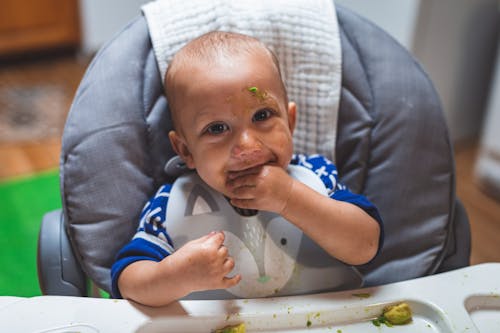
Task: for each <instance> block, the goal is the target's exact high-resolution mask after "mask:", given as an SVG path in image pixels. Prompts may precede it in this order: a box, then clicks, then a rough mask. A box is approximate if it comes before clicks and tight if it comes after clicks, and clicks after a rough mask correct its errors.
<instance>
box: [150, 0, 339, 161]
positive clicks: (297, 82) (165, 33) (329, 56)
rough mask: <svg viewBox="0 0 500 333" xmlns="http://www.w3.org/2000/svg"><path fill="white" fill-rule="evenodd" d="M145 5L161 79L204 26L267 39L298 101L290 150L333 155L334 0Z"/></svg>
mask: <svg viewBox="0 0 500 333" xmlns="http://www.w3.org/2000/svg"><path fill="white" fill-rule="evenodd" d="M142 11H143V13H144V15H145V17H146V20H147V23H148V27H149V32H150V35H151V41H152V44H153V49H154V52H155V55H156V59H157V62H158V66H159V68H160V72H161V75H162V78H164V75H165V72H166V69H167V66H168V63H169V62H170V60H171V59H172V57H173V55H174V54H175V53H176V52H177V51H178V50H179V49H180V48H181V47H182V46H184V45H185V44H186V43H187V42H188V41H190V40H191V39H193V38H195V37H198V36H200V35H202V34H204V33H206V32H209V31H213V30H222V31H232V32H239V33H243V34H247V35H250V36H254V37H256V38H258V39H259V40H261V41H262V42H264V43H265V44H266V45H267V46H268V47H269V48H270V49H272V50H273V51H274V52H275V53H276V55H277V57H278V59H279V61H280V64H281V67H282V68H281V70H282V75H283V78H284V80H285V84H286V87H287V91H288V97H289V99H290V101H294V102H296V103H297V117H298V119H297V124H296V128H295V132H294V145H295V152H297V153H308V154H312V153H320V154H322V155H325V156H326V157H328V158H329V159H331V160H332V161H335V139H336V135H337V116H338V104H339V97H340V87H341V70H342V65H341V49H340V36H339V31H338V23H337V16H336V11H335V8H334V4H333V1H332V0H286V1H285V0H211V1H206V0H157V1H153V2H150V3H147V4H145V5H144V6H143V7H142Z"/></svg>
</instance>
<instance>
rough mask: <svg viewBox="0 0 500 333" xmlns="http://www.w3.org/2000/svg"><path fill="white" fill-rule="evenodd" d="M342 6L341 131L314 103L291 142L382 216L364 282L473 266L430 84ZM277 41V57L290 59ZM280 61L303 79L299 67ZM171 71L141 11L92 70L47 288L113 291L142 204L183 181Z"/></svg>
mask: <svg viewBox="0 0 500 333" xmlns="http://www.w3.org/2000/svg"><path fill="white" fill-rule="evenodd" d="M179 3H180V2H179ZM208 3H210V2H207V4H208ZM207 6H208V5H207ZM334 14H335V15H336V19H337V22H336V23H337V27H338V31H337V33H338V37H339V51H340V52H341V62H338V64H339V72H338V73H337V74H336V75H338V84H339V87H338V99H337V101H336V103H337V104H335V105H337V106H338V108H337V109H336V110H333V111H332V112H338V114H337V115H336V117H334V118H333V121H334V123H333V124H334V126H331V131H327V133H316V132H315V130H314V129H315V126H316V124H314V123H313V122H312V121H311V119H314V114H311V113H314V112H315V109H314V108H313V107H310V106H309V107H306V109H307V110H303V109H301V105H300V103H299V107H298V113H299V114H300V113H301V112H303V113H304V114H306V116H304V117H302V118H300V117H299V119H298V121H299V123H300V122H301V123H300V124H298V127H299V132H298V134H297V136H296V137H295V138H294V139H295V140H296V142H295V143H296V146H297V147H298V149H299V150H300V151H301V152H304V153H317V152H318V151H316V150H322V151H319V152H321V153H325V151H326V153H329V154H330V157H331V158H333V159H334V160H335V163H336V165H337V168H338V170H339V174H340V175H341V179H342V180H343V182H344V183H345V184H347V185H348V186H349V188H350V190H351V191H353V192H356V193H362V194H364V195H365V196H367V197H368V199H369V200H371V201H372V202H373V203H374V204H375V205H376V206H377V207H378V209H379V211H380V214H381V216H382V218H383V220H384V228H385V240H384V246H383V248H382V249H381V252H380V254H379V255H378V256H377V257H376V258H375V259H374V260H373V261H371V262H370V263H368V264H366V265H363V266H361V267H358V269H359V271H360V272H361V273H362V274H363V276H364V279H365V286H372V285H379V284H386V283H391V282H395V281H401V280H407V279H413V278H417V277H421V276H425V275H430V274H434V273H438V272H443V271H448V270H452V269H456V268H459V267H464V266H467V265H468V264H469V256H470V230H469V222H468V218H467V215H466V212H465V210H464V207H463V206H462V204H461V203H460V201H459V199H458V198H457V196H456V193H455V169H454V160H453V151H452V146H451V143H450V138H449V135H448V130H447V127H446V123H445V119H444V115H443V112H442V109H441V105H440V101H439V98H438V96H437V93H436V91H435V89H434V87H433V85H432V82H431V81H430V79H429V77H428V76H427V74H426V73H425V71H424V70H423V69H422V67H421V66H420V65H419V64H418V62H417V61H416V60H415V59H414V58H413V57H412V55H411V54H409V53H408V51H407V50H405V49H404V48H403V47H402V46H401V45H399V44H398V43H397V42H396V41H395V40H394V39H393V38H392V37H390V36H389V35H388V34H387V33H386V32H384V31H383V30H381V29H380V28H378V27H377V26H375V25H374V24H373V23H371V22H369V21H367V20H366V19H364V18H362V17H360V16H358V15H357V14H355V13H353V12H351V11H349V10H347V9H345V8H343V7H341V6H336V8H335V12H334ZM270 26H271V27H272V22H271V23H270ZM200 30H202V27H200ZM271 30H272V29H271ZM270 43H271V45H270V47H271V48H274V49H275V50H276V53H277V54H278V57H279V56H280V54H286V50H281V49H279V47H280V45H278V44H273V43H275V41H274V40H271V41H270ZM319 44H320V45H319V47H321V43H319ZM339 55H340V53H339ZM322 59H323V58H322V57H321V56H318V57H311V58H308V59H307V61H311V62H314V61H318V62H319V61H322ZM338 60H339V61H340V58H339V59H338ZM280 61H281V62H282V66H284V72H285V73H288V74H287V75H288V76H287V75H285V78H287V77H288V79H289V80H290V81H293V79H294V78H293V77H291V75H292V74H293V70H295V69H294V68H292V69H290V68H289V63H288V62H287V60H286V59H280ZM163 71H164V68H162V67H161V65H159V63H158V59H157V57H156V53H155V50H154V47H153V45H152V38H151V35H150V30H149V28H148V22H147V19H146V17H145V16H144V15H141V16H139V17H137V18H136V19H135V20H133V21H132V22H131V23H130V24H129V25H127V26H126V27H125V28H124V29H123V30H122V31H121V32H120V33H118V34H117V35H116V36H115V37H114V38H113V40H111V41H110V42H109V43H107V44H106V45H105V46H103V47H102V48H101V50H100V51H99V52H98V53H97V55H96V56H95V58H94V59H93V61H92V63H91V64H90V65H89V68H88V69H87V72H86V74H85V76H84V78H83V79H82V81H81V84H80V86H79V88H78V91H77V93H76V96H75V99H74V101H73V104H72V106H71V110H70V113H69V115H68V119H67V122H66V126H65V129H64V134H63V139H62V152H61V159H60V189H61V196H62V202H63V208H62V210H58V211H54V212H49V213H48V214H46V215H45V216H44V218H43V221H42V225H41V230H40V238H39V248H38V268H39V281H40V287H41V290H42V292H43V293H44V294H56V295H80V296H84V295H88V285H89V284H88V283H87V281H91V282H92V283H93V284H95V285H96V286H97V287H99V288H101V289H103V290H105V291H109V290H110V267H111V265H112V263H113V260H114V256H115V254H116V253H117V251H118V250H119V249H120V248H121V247H122V246H123V245H124V244H125V243H126V242H128V241H129V240H130V238H131V236H132V235H133V234H134V232H135V229H136V227H137V223H138V216H139V213H140V212H141V209H142V207H143V205H144V203H145V202H146V200H147V199H148V198H149V197H150V196H151V195H152V194H153V193H154V192H155V191H156V189H157V188H158V186H160V185H161V184H163V183H165V182H168V181H172V180H173V178H172V177H171V176H169V175H168V174H167V173H165V171H164V167H165V164H166V162H167V161H168V160H169V159H170V158H171V157H172V156H173V155H174V152H173V150H172V148H171V146H170V143H169V140H168V135H167V133H168V132H169V130H170V129H171V121H170V115H169V111H168V102H167V100H166V98H165V96H164V94H163V86H162V78H161V73H162V72H163ZM312 84H314V82H313V83H312ZM315 84H317V85H321V84H322V83H321V82H316V83H315ZM299 87H300V86H299ZM307 89H310V90H309V91H315V90H317V89H318V87H317V86H310V87H307ZM289 93H290V94H291V95H292V96H291V98H290V99H292V100H293V99H294V98H297V99H299V102H300V100H301V98H302V99H303V100H307V96H306V97H304V96H302V95H301V93H302V92H301V91H298V90H297V89H295V88H293V89H291V90H289ZM305 93H307V91H306V92H305ZM303 108H304V107H303ZM316 120H317V119H316ZM316 120H315V121H316ZM300 128H302V129H304V130H303V131H300ZM332 138H333V140H332ZM328 140H330V141H328ZM311 142H314V144H312V145H310V143H311ZM325 142H326V143H328V142H330V143H331V142H333V144H332V145H330V143H328V144H327V145H324V144H323V143H325ZM328 147H333V149H332V150H331V151H328V149H329V148H328Z"/></svg>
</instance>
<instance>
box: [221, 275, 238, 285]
mask: <svg viewBox="0 0 500 333" xmlns="http://www.w3.org/2000/svg"><path fill="white" fill-rule="evenodd" d="M240 281H241V275H240V274H236V275H235V276H233V277H228V276H226V277H224V278H223V279H222V285H223V288H231V287H234V286H235V285H237V284H238V283H239V282H240Z"/></svg>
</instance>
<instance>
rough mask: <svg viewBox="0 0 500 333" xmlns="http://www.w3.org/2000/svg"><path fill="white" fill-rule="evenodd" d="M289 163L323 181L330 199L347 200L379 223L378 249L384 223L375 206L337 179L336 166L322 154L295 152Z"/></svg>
mask: <svg viewBox="0 0 500 333" xmlns="http://www.w3.org/2000/svg"><path fill="white" fill-rule="evenodd" d="M291 164H294V165H299V166H303V167H305V168H307V169H309V170H311V171H313V172H314V173H315V174H316V175H317V176H318V177H319V178H320V179H321V181H322V182H323V184H324V185H325V187H326V188H327V190H328V196H329V197H330V198H332V199H335V200H339V201H344V202H349V203H351V204H353V205H356V206H358V207H359V208H361V209H363V210H364V211H365V212H366V213H367V214H368V215H370V216H371V217H372V218H374V219H375V220H376V221H377V222H378V224H379V225H380V239H379V251H380V249H381V247H382V243H383V240H384V225H383V221H382V218H381V217H380V214H379V212H378V209H377V207H376V206H375V205H374V204H373V203H372V202H370V201H369V200H368V199H367V198H366V197H365V196H363V195H361V194H356V193H352V192H351V191H350V190H349V189H348V188H347V186H346V185H344V184H342V183H341V182H340V181H339V175H338V172H337V167H336V166H335V165H334V164H333V163H332V162H331V161H330V160H328V159H327V158H326V157H324V156H322V155H303V154H296V155H294V156H293V157H292V161H291Z"/></svg>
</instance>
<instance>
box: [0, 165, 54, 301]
mask: <svg viewBox="0 0 500 333" xmlns="http://www.w3.org/2000/svg"><path fill="white" fill-rule="evenodd" d="M58 208H61V197H60V193H59V174H58V170H52V171H48V172H44V173H40V174H36V175H33V176H29V177H23V178H17V179H13V180H8V181H4V182H1V183H0V225H1V230H0V249H1V250H0V296H24V297H30V296H38V295H41V292H40V288H39V286H38V278H37V268H36V251H37V243H38V231H39V229H40V223H41V221H42V216H43V215H44V214H45V213H47V212H49V211H51V210H54V209H58Z"/></svg>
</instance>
